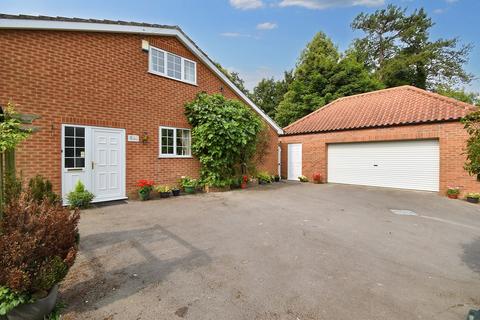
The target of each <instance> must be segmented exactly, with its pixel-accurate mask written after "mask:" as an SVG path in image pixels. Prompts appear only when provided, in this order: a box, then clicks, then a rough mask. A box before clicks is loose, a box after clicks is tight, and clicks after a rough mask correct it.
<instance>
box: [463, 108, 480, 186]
mask: <svg viewBox="0 0 480 320" xmlns="http://www.w3.org/2000/svg"><path fill="white" fill-rule="evenodd" d="M462 123H463V125H464V128H465V130H467V133H468V134H469V138H468V140H467V147H466V150H465V151H466V155H467V161H466V162H465V165H464V168H465V170H466V171H467V172H468V173H469V174H470V175H477V179H479V180H480V110H477V111H475V112H472V113H470V114H469V115H467V116H465V117H464V118H463V119H462Z"/></svg>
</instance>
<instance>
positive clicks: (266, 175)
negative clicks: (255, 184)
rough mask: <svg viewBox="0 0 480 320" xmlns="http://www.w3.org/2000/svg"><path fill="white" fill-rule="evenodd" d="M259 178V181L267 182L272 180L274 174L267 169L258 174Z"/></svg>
mask: <svg viewBox="0 0 480 320" xmlns="http://www.w3.org/2000/svg"><path fill="white" fill-rule="evenodd" d="M257 179H258V181H261V182H265V183H270V182H272V176H271V175H270V174H269V173H268V172H266V171H262V172H259V173H258V175H257Z"/></svg>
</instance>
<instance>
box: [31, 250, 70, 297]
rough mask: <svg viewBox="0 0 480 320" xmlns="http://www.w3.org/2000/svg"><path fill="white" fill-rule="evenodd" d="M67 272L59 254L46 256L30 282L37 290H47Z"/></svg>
mask: <svg viewBox="0 0 480 320" xmlns="http://www.w3.org/2000/svg"><path fill="white" fill-rule="evenodd" d="M67 273H68V266H67V264H66V263H65V262H64V261H63V260H62V258H60V257H59V256H54V257H51V258H47V259H46V260H44V261H43V263H42V265H41V266H40V268H39V270H38V273H37V275H36V277H35V279H34V281H33V283H32V288H33V289H34V290H35V291H37V292H42V291H43V292H48V290H50V289H51V288H52V287H53V286H54V285H55V284H57V283H59V282H60V281H62V280H63V279H64V278H65V276H66V275H67Z"/></svg>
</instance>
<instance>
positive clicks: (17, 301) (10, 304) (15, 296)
mask: <svg viewBox="0 0 480 320" xmlns="http://www.w3.org/2000/svg"><path fill="white" fill-rule="evenodd" d="M31 301H32V298H31V297H30V295H29V294H26V293H16V292H14V291H12V290H11V289H9V288H7V287H3V286H0V316H4V315H6V314H7V313H8V312H10V310H12V309H13V308H15V307H17V306H19V305H22V304H25V303H29V302H31Z"/></svg>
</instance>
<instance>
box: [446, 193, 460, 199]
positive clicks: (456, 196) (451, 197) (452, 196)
mask: <svg viewBox="0 0 480 320" xmlns="http://www.w3.org/2000/svg"><path fill="white" fill-rule="evenodd" d="M447 196H448V197H449V198H450V199H458V194H447Z"/></svg>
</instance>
